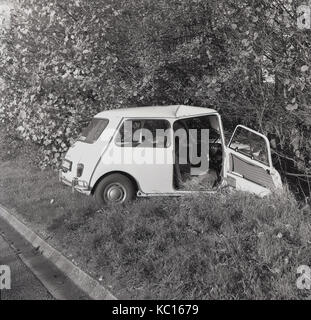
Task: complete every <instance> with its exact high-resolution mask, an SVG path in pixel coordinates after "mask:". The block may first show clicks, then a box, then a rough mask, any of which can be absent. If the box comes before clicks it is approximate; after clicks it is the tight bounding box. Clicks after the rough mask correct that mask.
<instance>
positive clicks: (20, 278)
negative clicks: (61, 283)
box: [0, 235, 53, 300]
mask: <svg viewBox="0 0 311 320" xmlns="http://www.w3.org/2000/svg"><path fill="white" fill-rule="evenodd" d="M0 265H7V266H9V267H10V269H11V290H1V300H52V299H53V297H52V296H51V295H50V294H49V292H48V291H47V289H46V288H45V287H44V286H43V285H42V283H41V282H40V281H39V280H38V279H37V278H36V277H35V275H34V274H33V273H32V271H31V270H29V269H28V267H26V265H25V264H24V263H23V262H22V261H21V259H20V258H19V256H18V253H17V252H16V251H15V250H14V249H13V248H12V247H10V245H9V243H8V242H7V241H6V240H5V239H4V238H3V237H2V236H1V235H0Z"/></svg>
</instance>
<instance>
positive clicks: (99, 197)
mask: <svg viewBox="0 0 311 320" xmlns="http://www.w3.org/2000/svg"><path fill="white" fill-rule="evenodd" d="M135 191H136V188H135V186H134V184H133V182H132V181H131V180H130V179H129V178H128V177H126V176H124V175H122V174H119V173H114V174H111V175H109V176H107V177H105V178H103V179H102V180H101V181H100V182H99V184H98V185H97V187H96V189H95V192H94V196H95V200H96V202H97V204H98V205H99V206H100V207H103V206H104V205H107V204H123V203H127V202H129V201H131V200H133V199H134V198H135Z"/></svg>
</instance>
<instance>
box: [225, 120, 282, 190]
mask: <svg viewBox="0 0 311 320" xmlns="http://www.w3.org/2000/svg"><path fill="white" fill-rule="evenodd" d="M224 178H225V180H226V181H227V183H228V184H229V185H230V186H232V187H235V188H236V189H237V190H241V191H248V192H252V193H255V194H257V195H259V196H265V195H268V194H269V193H271V191H273V190H277V189H282V181H281V177H280V174H279V173H278V172H277V171H276V170H275V169H274V167H273V165H272V158H271V149H270V143H269V140H268V138H267V137H266V136H264V135H263V134H261V133H259V132H257V131H254V130H252V129H250V128H247V127H245V126H242V125H239V126H237V127H236V129H235V131H234V133H233V136H232V138H231V140H230V142H229V144H228V146H227V148H226V159H225V163H224Z"/></svg>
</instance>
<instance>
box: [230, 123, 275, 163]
mask: <svg viewBox="0 0 311 320" xmlns="http://www.w3.org/2000/svg"><path fill="white" fill-rule="evenodd" d="M229 147H230V148H231V149H233V150H235V151H236V152H238V153H241V154H243V155H245V156H248V157H250V158H251V159H253V160H256V161H259V162H261V163H263V164H265V165H267V166H269V155H268V148H267V143H266V141H265V139H264V138H263V137H261V136H260V135H258V134H256V133H254V132H252V131H249V130H246V129H244V128H242V127H238V128H237V130H236V132H235V134H234V136H233V138H232V141H231V143H230V145H229Z"/></svg>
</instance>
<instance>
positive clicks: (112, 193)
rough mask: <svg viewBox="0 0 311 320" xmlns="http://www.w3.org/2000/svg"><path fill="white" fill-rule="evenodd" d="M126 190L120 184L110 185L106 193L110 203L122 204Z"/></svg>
mask: <svg viewBox="0 0 311 320" xmlns="http://www.w3.org/2000/svg"><path fill="white" fill-rule="evenodd" d="M125 196H126V190H125V189H124V187H123V186H121V185H119V184H114V185H110V186H108V188H107V191H106V197H107V200H108V201H109V202H122V201H123V200H124V199H125Z"/></svg>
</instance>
